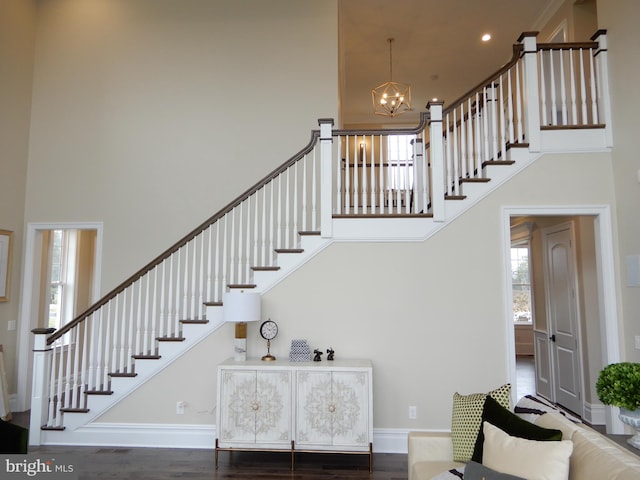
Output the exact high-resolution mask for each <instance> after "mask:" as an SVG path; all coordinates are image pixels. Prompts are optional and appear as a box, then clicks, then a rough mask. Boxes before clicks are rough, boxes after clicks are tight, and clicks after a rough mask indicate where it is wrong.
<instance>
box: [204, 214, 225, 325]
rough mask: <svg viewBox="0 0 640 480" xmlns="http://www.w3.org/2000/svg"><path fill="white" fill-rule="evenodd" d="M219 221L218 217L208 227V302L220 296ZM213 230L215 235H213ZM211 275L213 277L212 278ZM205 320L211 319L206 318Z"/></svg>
mask: <svg viewBox="0 0 640 480" xmlns="http://www.w3.org/2000/svg"><path fill="white" fill-rule="evenodd" d="M220 223H221V220H220V219H218V220H217V221H216V223H214V224H213V225H212V226H211V228H210V229H209V256H208V260H207V272H208V273H207V278H208V284H207V298H206V300H207V301H208V302H214V301H216V299H218V298H222V297H221V296H219V294H218V288H219V281H218V280H219V278H220V277H219V274H220V254H219V248H220V236H219V234H218V232H219V231H220ZM214 232H215V236H214ZM214 238H215V244H214V245H212V242H213V239H214ZM212 276H213V278H212ZM207 320H211V319H209V318H207Z"/></svg>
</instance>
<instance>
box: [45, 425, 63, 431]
mask: <svg viewBox="0 0 640 480" xmlns="http://www.w3.org/2000/svg"><path fill="white" fill-rule="evenodd" d="M65 428H66V427H48V426H46V425H43V426H41V427H40V430H55V431H58V432H61V431H62V430H64V429H65Z"/></svg>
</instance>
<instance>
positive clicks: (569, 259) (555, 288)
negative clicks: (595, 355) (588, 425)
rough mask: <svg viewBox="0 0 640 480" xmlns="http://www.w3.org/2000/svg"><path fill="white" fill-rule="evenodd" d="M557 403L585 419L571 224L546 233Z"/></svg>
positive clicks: (544, 237)
mask: <svg viewBox="0 0 640 480" xmlns="http://www.w3.org/2000/svg"><path fill="white" fill-rule="evenodd" d="M543 239H544V240H543V241H544V251H545V277H546V278H545V284H546V293H547V320H548V322H547V326H548V330H547V332H548V334H549V347H550V353H551V363H552V370H553V382H552V383H553V396H554V397H555V398H554V399H553V400H555V402H557V403H558V404H560V405H562V406H564V407H566V408H568V409H569V410H571V411H573V412H575V413H577V414H579V415H582V381H581V378H582V377H581V373H580V372H581V365H582V364H581V362H580V341H579V337H580V335H579V328H580V326H579V309H578V298H577V294H578V293H577V275H576V260H575V251H574V244H575V241H574V233H573V224H572V223H571V222H568V223H563V224H561V225H558V226H555V227H551V228H548V229H545V230H544V231H543Z"/></svg>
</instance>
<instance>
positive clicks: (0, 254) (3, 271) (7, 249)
mask: <svg viewBox="0 0 640 480" xmlns="http://www.w3.org/2000/svg"><path fill="white" fill-rule="evenodd" d="M12 240H13V232H12V231H11V230H0V302H8V301H9V279H10V278H11V242H12Z"/></svg>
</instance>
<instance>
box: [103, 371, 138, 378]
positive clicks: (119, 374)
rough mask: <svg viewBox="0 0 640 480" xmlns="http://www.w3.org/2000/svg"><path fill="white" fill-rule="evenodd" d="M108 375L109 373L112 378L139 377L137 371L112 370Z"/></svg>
mask: <svg viewBox="0 0 640 480" xmlns="http://www.w3.org/2000/svg"><path fill="white" fill-rule="evenodd" d="M107 375H109V376H110V377H112V378H133V377H137V376H138V374H137V373H135V372H128V373H127V372H111V373H108V374H107Z"/></svg>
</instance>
